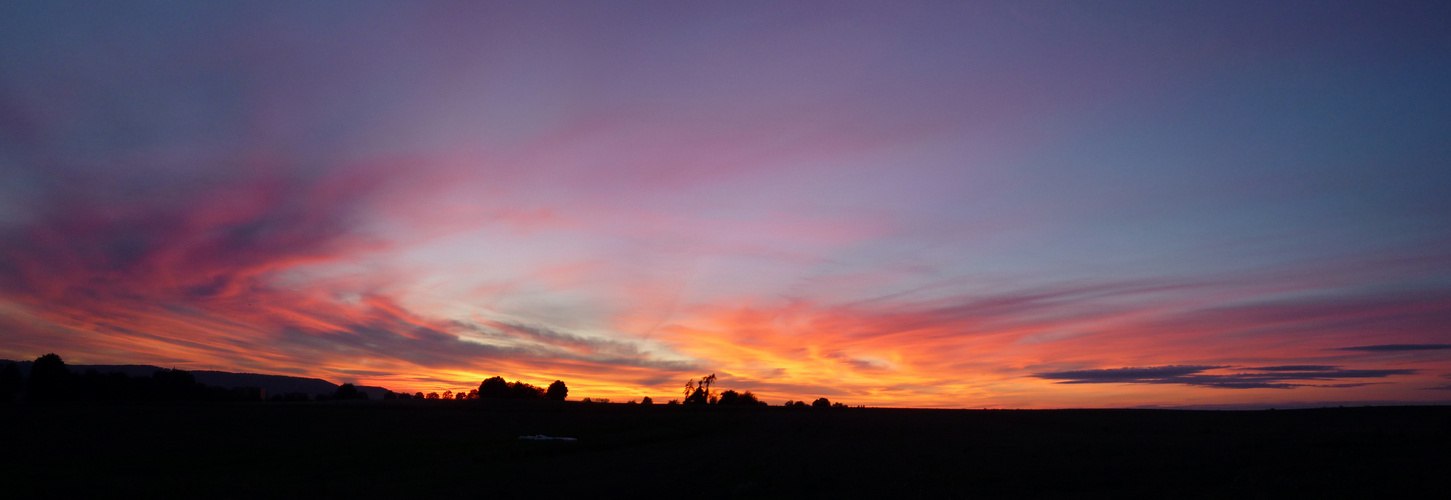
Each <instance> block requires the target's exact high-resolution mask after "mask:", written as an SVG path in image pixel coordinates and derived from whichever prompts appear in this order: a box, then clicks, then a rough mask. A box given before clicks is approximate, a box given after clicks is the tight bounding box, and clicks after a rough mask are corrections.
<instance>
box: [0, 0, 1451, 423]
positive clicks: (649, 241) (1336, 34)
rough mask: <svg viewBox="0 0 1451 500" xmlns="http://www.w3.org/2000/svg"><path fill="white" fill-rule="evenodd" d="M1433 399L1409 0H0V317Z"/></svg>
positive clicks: (636, 385)
mask: <svg viewBox="0 0 1451 500" xmlns="http://www.w3.org/2000/svg"><path fill="white" fill-rule="evenodd" d="M48 352H55V353H58V354H60V355H61V356H62V357H63V358H64V359H65V360H66V361H67V362H68V363H71V364H119V363H135V364H155V365H159V366H166V367H176V368H182V369H210V370H227V371H238V372H256V373H273V374H284V375H298V376H308V377H319V378H323V379H327V380H330V381H333V382H336V383H342V382H353V383H359V384H367V385H380V386H384V387H388V388H390V389H394V390H398V391H408V392H413V391H422V392H429V391H439V392H441V391H443V390H454V391H458V390H460V389H464V390H466V389H468V388H472V387H477V386H478V383H479V382H480V381H481V380H483V379H484V378H487V377H490V376H494V375H499V376H503V377H505V378H507V379H509V380H521V381H525V382H528V383H532V384H535V385H540V386H543V385H546V384H548V383H549V382H551V381H553V380H556V379H560V380H564V381H566V383H567V384H568V386H569V387H570V396H571V399H577V398H580V397H605V398H611V399H612V400H615V401H624V400H629V399H638V398H641V397H644V396H650V397H652V398H653V399H655V400H657V401H662V402H663V401H665V400H668V399H670V398H678V397H680V392H681V389H682V387H683V386H684V384H685V382H686V381H687V380H689V379H692V378H696V377H699V376H702V375H706V374H711V373H714V374H716V375H717V376H718V381H717V384H716V387H718V388H721V389H726V388H729V389H735V390H737V391H745V390H750V391H752V392H754V393H755V394H757V395H758V396H760V397H761V398H762V399H763V400H765V401H767V402H770V403H772V404H780V403H781V402H784V401H786V400H791V399H794V400H801V399H806V400H813V399H815V398H818V397H827V398H829V399H831V400H832V401H841V402H845V403H847V404H851V405H868V406H913V407H953V408H1061V407H1135V406H1170V407H1172V406H1197V407H1220V406H1225V407H1227V406H1232V405H1249V406H1254V405H1260V406H1276V405H1279V406H1289V405H1295V404H1387V403H1435V402H1439V403H1446V402H1451V5H1448V4H1447V3H1445V2H1384V1H1367V2H1324V1H1309V2H1119V1H1107V2H1092V3H1084V2H1031V1H1012V2H990V1H984V2H865V3H855V2H838V1H831V2H794V1H785V2H777V1H772V2H692V1H686V2H626V1H621V2H456V3H455V2H354V1H349V2H329V1H317V2H263V1H248V2H233V1H220V2H146V1H137V2H27V1H21V2H14V1H5V2H0V359H13V360H28V359H34V358H35V357H37V356H39V355H41V354H45V353H48Z"/></svg>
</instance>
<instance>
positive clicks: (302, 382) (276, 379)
mask: <svg viewBox="0 0 1451 500" xmlns="http://www.w3.org/2000/svg"><path fill="white" fill-rule="evenodd" d="M5 363H9V361H5V360H0V366H4V365H5ZM14 363H15V364H16V366H17V367H18V368H20V374H21V375H24V376H26V377H30V365H31V364H32V363H33V362H32V361H15V362H14ZM66 367H68V368H70V369H71V372H72V373H75V374H78V375H79V374H82V373H85V372H86V371H87V370H95V371H96V372H98V373H117V372H119V373H124V374H126V376H128V377H150V376H151V374H152V373H156V371H157V370H162V369H163V368H161V367H159V366H152V365H66ZM187 371H188V372H190V373H191V374H192V376H193V377H196V381H197V382H198V383H201V384H203V385H210V386H216V387H226V388H229V389H230V388H235V387H261V388H262V390H264V391H267V395H268V396H272V395H276V394H286V393H289V392H294V393H302V394H311V395H318V394H321V395H324V396H331V395H332V394H333V393H334V392H336V391H337V390H338V384H334V383H332V382H328V381H326V380H323V379H320V378H304V377H292V376H288V375H265V374H261V373H232V372H220V371H214V370H187ZM357 387H358V390H359V391H362V392H365V393H367V394H368V398H369V399H383V394H384V393H386V392H388V389H385V388H382V387H373V386H366V385H360V386H357Z"/></svg>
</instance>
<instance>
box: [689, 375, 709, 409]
mask: <svg viewBox="0 0 1451 500" xmlns="http://www.w3.org/2000/svg"><path fill="white" fill-rule="evenodd" d="M714 382H715V374H714V373H712V374H710V375H707V376H704V377H701V378H700V383H696V382H695V380H694V379H691V380H690V381H687V382H686V383H685V404H688V405H703V404H710V403H713V402H714V400H715V396H714V395H712V394H711V393H710V384H712V383H714Z"/></svg>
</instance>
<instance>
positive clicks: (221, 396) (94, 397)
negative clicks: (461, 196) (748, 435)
mask: <svg viewBox="0 0 1451 500" xmlns="http://www.w3.org/2000/svg"><path fill="white" fill-rule="evenodd" d="M715 382H716V375H715V374H713V373H712V374H710V375H706V376H703V377H700V378H699V379H694V378H692V379H689V380H687V381H686V383H685V389H684V392H683V394H682V395H683V396H684V400H683V402H682V401H681V400H675V399H672V400H670V401H669V403H668V404H670V405H680V404H683V405H687V406H736V407H750V406H766V402H765V401H761V400H760V399H759V398H757V397H756V395H755V394H754V393H752V392H751V391H744V392H736V391H735V390H729V389H728V390H725V391H717V390H716V389H715V387H714V385H715ZM568 395H569V387H567V386H566V385H565V383H564V381H562V380H555V381H554V382H553V383H551V384H549V386H548V387H538V386H535V385H532V384H528V383H525V382H522V381H514V382H509V381H506V380H504V378H503V377H499V376H494V377H490V378H488V379H485V380H484V381H483V382H480V383H479V387H478V388H477V389H472V390H469V391H468V392H464V391H459V392H457V393H454V392H452V391H444V392H443V393H438V392H430V393H427V394H424V393H423V392H421V391H420V392H416V393H414V394H408V393H395V392H393V391H387V392H385V393H384V395H383V399H387V400H402V399H421V400H477V399H494V400H497V399H507V400H534V401H564V400H565V398H566V397H567V396H568ZM262 397H263V394H262V390H261V389H258V388H223V387H214V386H207V385H204V384H201V383H198V382H197V381H196V378H195V377H193V376H192V374H191V373H190V372H187V371H185V370H176V369H161V370H158V371H156V372H155V373H152V374H151V376H150V377H131V376H128V375H126V374H124V373H105V374H101V373H97V372H96V370H94V369H92V370H87V371H86V372H85V373H84V374H79V375H77V374H75V373H73V372H71V370H70V368H68V367H67V366H66V365H65V362H64V361H62V360H61V358H60V356H58V355H56V354H54V353H52V354H46V355H44V356H41V357H39V358H36V360H35V362H34V363H33V364H32V365H31V369H30V376H29V377H28V378H27V377H24V376H22V374H21V373H20V370H19V368H18V367H17V366H16V364H15V363H7V364H6V365H5V366H4V367H0V403H4V402H13V401H16V400H20V399H23V400H24V401H34V402H43V401H258V400H261V399H262ZM270 399H272V400H273V401H309V400H323V399H333V400H359V399H368V394H367V393H366V392H363V391H362V390H360V389H358V387H357V386H355V385H353V384H342V385H341V386H338V388H337V390H336V391H334V392H333V394H332V395H330V396H329V395H311V394H301V393H286V394H276V395H272V397H271V398H270ZM581 402H583V403H608V402H609V399H605V398H593V399H592V398H583V399H582V400H581ZM629 403H630V404H635V401H634V400H631V401H629ZM653 403H654V401H653V400H652V399H651V398H649V397H645V398H644V399H643V400H642V401H641V402H640V403H639V404H644V405H650V404H653ZM785 406H786V407H788V408H845V407H846V405H844V404H842V403H839V402H838V403H832V402H831V401H829V400H827V399H826V398H819V399H817V400H815V401H813V402H811V403H810V404H808V403H806V402H805V401H789V400H788V401H786V404H785Z"/></svg>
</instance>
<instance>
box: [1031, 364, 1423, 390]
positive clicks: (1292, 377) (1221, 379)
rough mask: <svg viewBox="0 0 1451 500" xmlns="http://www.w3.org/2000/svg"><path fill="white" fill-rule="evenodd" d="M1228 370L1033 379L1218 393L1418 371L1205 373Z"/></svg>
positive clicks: (1113, 371)
mask: <svg viewBox="0 0 1451 500" xmlns="http://www.w3.org/2000/svg"><path fill="white" fill-rule="evenodd" d="M1226 368H1232V367H1228V366H1194V365H1171V366H1155V367H1144V368H1106V369H1095V370H1070V371H1062V372H1045V373H1035V374H1033V376H1034V377H1038V378H1041V379H1047V380H1056V381H1058V382H1057V383H1060V384H1183V385H1192V386H1203V387H1213V388H1218V389H1293V388H1296V387H1333V388H1351V387H1363V386H1365V385H1369V384H1367V383H1338V384H1306V383H1296V382H1298V381H1306V380H1324V381H1333V380H1338V379H1363V378H1386V377H1391V376H1395V375H1415V374H1416V373H1418V370H1409V369H1389V370H1348V369H1341V368H1339V367H1336V366H1326V365H1286V366H1264V367H1249V368H1243V370H1245V371H1240V372H1235V373H1206V372H1210V371H1219V370H1222V369H1226Z"/></svg>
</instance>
